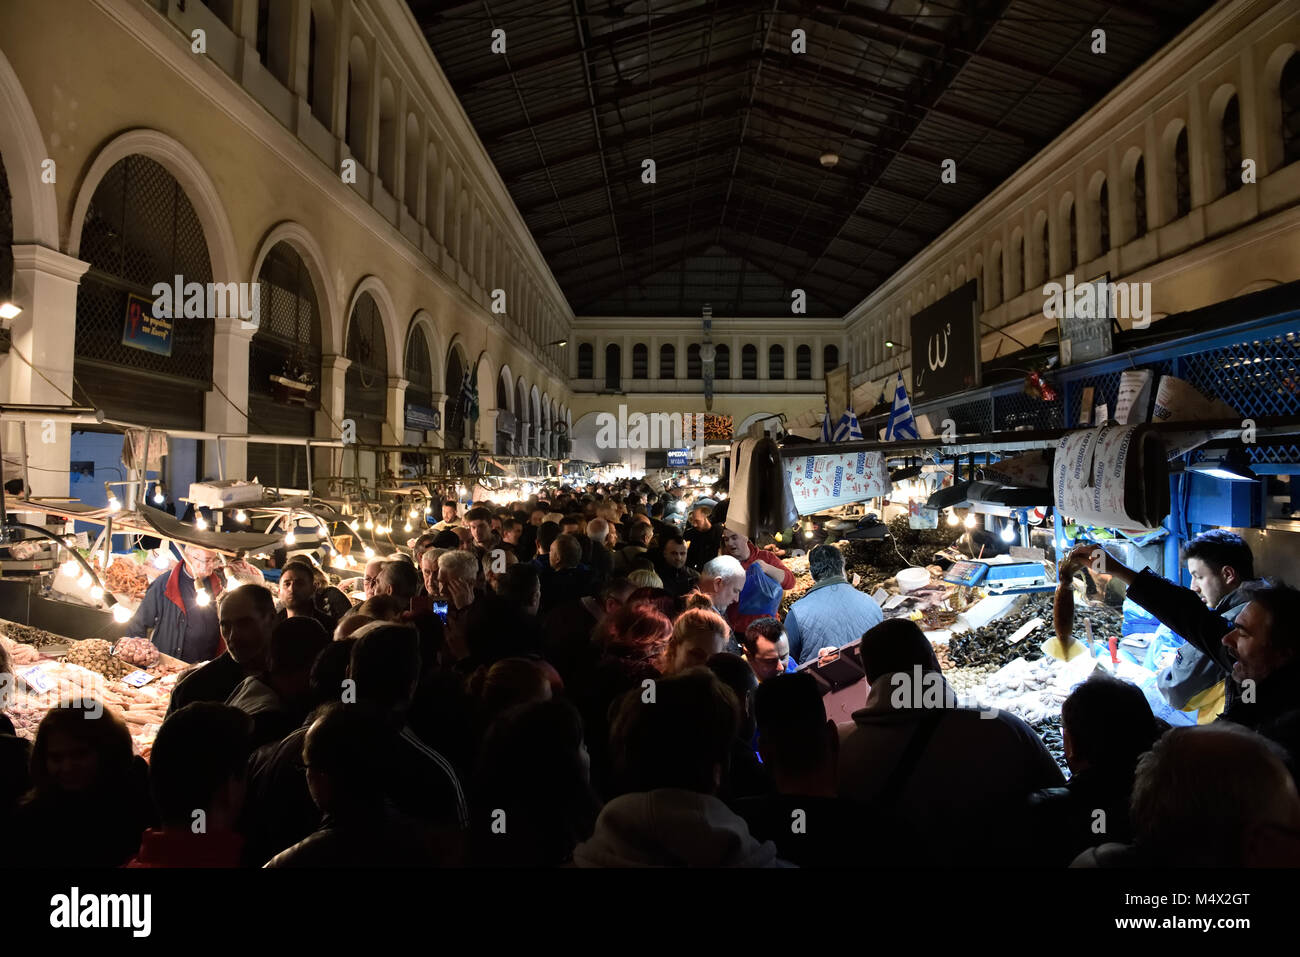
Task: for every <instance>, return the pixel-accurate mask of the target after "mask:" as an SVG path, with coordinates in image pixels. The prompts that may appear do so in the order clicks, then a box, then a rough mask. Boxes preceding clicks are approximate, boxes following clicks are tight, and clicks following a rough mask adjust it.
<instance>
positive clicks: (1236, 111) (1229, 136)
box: [1220, 93, 1241, 195]
mask: <svg viewBox="0 0 1300 957" xmlns="http://www.w3.org/2000/svg"><path fill="white" fill-rule="evenodd" d="M1240 102H1241V101H1240V98H1239V97H1238V96H1237V95H1236V94H1235V93H1234V94H1233V95H1232V96H1231V97H1230V98H1229V100H1228V102H1227V105H1226V106H1224V108H1223V119H1222V120H1221V122H1220V131H1221V135H1222V137H1223V192H1224V194H1225V195H1226V194H1228V193H1235V192H1236V191H1237V190H1239V189H1241V108H1240V105H1239V104H1240Z"/></svg>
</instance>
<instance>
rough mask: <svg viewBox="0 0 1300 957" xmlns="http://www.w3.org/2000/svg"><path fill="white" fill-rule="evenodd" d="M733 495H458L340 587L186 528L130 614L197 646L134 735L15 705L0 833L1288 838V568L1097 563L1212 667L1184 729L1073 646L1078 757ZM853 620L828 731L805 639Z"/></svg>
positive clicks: (1281, 859)
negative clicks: (858, 667)
mask: <svg viewBox="0 0 1300 957" xmlns="http://www.w3.org/2000/svg"><path fill="white" fill-rule="evenodd" d="M725 512H726V502H725V501H723V502H719V503H713V504H712V505H710V504H707V503H704V504H701V503H699V502H696V503H695V505H694V507H692V508H689V509H688V508H687V507H685V504H684V503H682V502H681V501H680V500H679V494H676V493H675V490H669V491H667V492H665V493H663V494H662V495H654V494H653V493H651V492H650V491H649V489H648V487H643V486H639V485H636V484H629V485H628V486H626V487H622V488H606V489H596V490H589V491H586V492H583V493H581V494H579V493H577V492H574V491H572V490H568V489H561V490H559V491H557V492H556V493H554V494H553V495H551V496H550V497H547V498H543V499H540V500H538V499H533V500H530V501H527V502H516V503H513V504H512V505H511V506H510V507H508V508H497V507H494V506H487V505H475V506H474V507H472V508H469V509H468V510H466V511H465V512H464V513H463V514H461V512H460V511H459V509H458V507H457V504H456V503H455V502H454V501H448V502H446V503H444V505H443V509H442V516H441V520H440V521H439V522H438V523H437V524H436V525H434V526H432V527H431V528H430V529H429V530H428V531H427V533H426V534H424V535H422V536H420V538H418V539H416V540H415V541H414V542H413V545H412V549H411V551H412V553H411V554H409V555H407V554H401V555H398V556H393V557H391V558H389V559H384V560H381V559H376V560H374V561H372V562H370V563H369V564H367V566H366V567H365V570H364V575H363V576H362V578H361V582H360V589H359V591H360V594H359V595H357V596H356V597H357V599H358V601H357V603H356V604H355V605H354V604H352V603H351V602H350V601H349V600H348V599H347V598H346V597H344V594H343V592H342V591H341V590H340V589H339V588H336V587H334V586H332V585H330V584H329V583H328V580H327V579H326V577H325V575H324V574H323V572H322V570H321V569H320V568H319V567H318V566H317V565H316V564H315V563H313V562H312V561H311V560H310V558H305V557H296V558H287V557H285V556H280V557H279V558H277V560H276V561H275V562H274V563H273V564H274V565H276V566H278V567H276V568H275V569H274V572H277V573H278V576H273V575H272V573H271V570H268V572H267V573H266V574H265V575H263V574H262V573H261V572H256V570H252V569H239V570H238V571H239V572H240V574H239V575H238V576H236V578H237V581H236V584H235V586H234V587H227V588H225V589H224V590H223V588H222V584H223V583H222V582H221V581H219V580H218V579H219V578H220V576H216V575H215V574H214V570H213V566H212V563H211V561H209V560H206V559H205V556H204V555H203V554H202V553H200V552H198V551H187V553H186V561H185V563H183V564H181V565H178V566H177V569H176V570H174V571H173V572H171V573H169V574H168V575H165V576H161V577H160V578H159V581H161V582H163V583H162V584H161V585H159V584H158V583H157V582H155V586H154V588H151V590H150V593H149V596H146V599H145V601H144V602H143V603H142V606H141V610H140V612H139V613H138V614H137V616H136V619H135V620H133V621H132V622H129V623H128V624H127V626H126V628H127V629H128V633H132V634H143V633H144V632H145V631H148V632H150V633H151V634H152V636H153V640H154V641H155V643H156V644H158V645H159V647H160V648H163V649H164V650H167V651H168V653H169V654H175V655H177V656H178V657H186V656H188V658H187V660H190V661H194V662H200V661H202V662H205V663H202V664H199V665H198V666H197V667H195V668H193V669H192V670H191V671H189V672H188V673H186V674H185V675H184V676H183V677H182V678H181V679H180V681H179V682H178V683H177V684H176V686H175V689H174V691H173V693H172V695H171V701H170V707H169V710H168V713H167V717H166V719H165V721H164V722H163V724H162V726H161V728H160V729H159V731H158V734H157V738H156V740H155V741H154V744H153V749H152V755H151V759H150V762H149V763H148V764H147V765H146V764H145V762H144V761H143V760H142V759H141V758H139V757H138V756H136V755H135V754H134V753H133V750H132V740H131V737H130V735H129V733H128V731H127V727H126V725H125V724H124V723H123V722H122V721H121V720H119V719H118V718H117V717H115V716H114V715H113V713H112V712H111V711H109V710H102V709H101V710H98V711H94V710H92V709H89V708H88V707H87V704H86V703H85V702H72V701H69V702H65V703H64V704H62V705H60V706H58V707H55V708H53V709H51V710H50V711H49V712H48V714H47V715H46V717H45V719H44V720H43V721H42V723H41V725H40V727H39V730H38V732H37V734H36V738H35V741H34V743H33V744H32V745H31V746H30V747H28V745H27V742H25V741H23V740H20V739H18V738H15V737H13V735H12V730H13V729H12V727H11V726H9V727H6V725H7V721H6V720H5V719H4V718H3V716H2V715H0V833H5V834H7V835H9V836H10V838H11V840H12V842H13V843H15V844H16V845H17V848H16V850H17V853H19V854H24V855H25V856H23V857H21V858H20V859H22V860H24V861H25V862H26V863H27V864H29V865H31V866H51V867H117V866H129V867H177V866H205V867H206V866H213V867H240V866H243V867H261V866H265V867H272V868H281V867H342V866H348V867H366V866H465V865H468V866H490V867H552V866H578V867H610V866H744V867H783V866H798V867H814V868H815V867H836V866H890V867H897V866H905V867H906V866H961V865H963V864H977V865H981V866H984V865H998V864H1032V865H1042V866H1052V867H1064V866H1068V865H1070V864H1072V863H1074V864H1076V865H1079V866H1111V865H1121V866H1122V865H1127V866H1136V865H1207V864H1210V865H1229V866H1230V865H1243V864H1244V865H1277V864H1289V865H1297V864H1300V796H1297V792H1296V786H1295V780H1296V779H1295V771H1296V766H1295V763H1294V761H1293V757H1292V756H1293V755H1295V754H1296V753H1297V752H1296V750H1295V747H1296V745H1297V743H1298V739H1297V729H1298V728H1300V681H1298V680H1297V673H1298V672H1300V657H1298V656H1297V654H1296V652H1297V648H1298V647H1300V641H1298V640H1297V639H1296V637H1295V634H1296V633H1295V631H1294V629H1293V628H1292V627H1290V626H1288V625H1286V622H1287V621H1292V622H1294V621H1297V620H1300V592H1296V591H1295V590H1293V589H1289V588H1286V587H1284V586H1278V585H1272V584H1269V583H1258V582H1257V583H1252V585H1251V588H1250V589H1249V590H1248V591H1247V592H1244V593H1243V596H1244V600H1243V601H1236V602H1234V603H1233V604H1232V606H1231V607H1232V611H1233V614H1234V615H1235V622H1234V621H1232V620H1229V618H1227V617H1225V615H1224V609H1223V608H1221V607H1218V606H1219V605H1220V604H1222V601H1223V600H1224V599H1225V598H1226V597H1227V596H1226V594H1225V593H1223V590H1222V582H1223V581H1224V580H1225V579H1226V580H1227V581H1228V582H1229V583H1234V584H1233V589H1229V591H1232V590H1234V589H1235V587H1236V584H1240V583H1243V582H1246V581H1247V580H1248V579H1250V578H1253V570H1251V569H1248V568H1245V567H1243V562H1242V559H1241V557H1240V555H1239V552H1231V554H1229V558H1230V559H1232V561H1234V562H1235V563H1236V564H1235V566H1232V565H1228V563H1227V562H1226V561H1223V560H1222V559H1223V558H1224V554H1226V553H1224V552H1223V550H1222V549H1219V550H1217V551H1216V550H1215V548H1213V547H1210V548H1208V550H1207V548H1206V547H1205V546H1204V545H1203V544H1202V545H1201V546H1199V547H1198V548H1199V550H1197V549H1190V550H1189V564H1190V563H1191V562H1193V561H1195V562H1196V563H1197V564H1198V565H1199V566H1203V567H1201V568H1200V569H1198V570H1199V571H1201V572H1203V573H1204V574H1203V575H1201V576H1200V577H1197V578H1195V579H1194V580H1195V583H1196V584H1195V588H1196V591H1195V592H1193V591H1189V590H1186V589H1182V588H1179V587H1178V586H1176V585H1174V584H1172V583H1170V582H1168V581H1164V580H1162V579H1160V578H1158V577H1157V576H1154V575H1152V574H1151V573H1150V572H1142V573H1136V572H1134V571H1132V570H1130V569H1127V568H1125V567H1124V566H1122V565H1121V564H1120V563H1119V562H1117V561H1114V560H1111V561H1109V562H1108V567H1107V569H1106V570H1107V572H1108V573H1109V574H1112V575H1113V576H1115V577H1116V578H1118V579H1119V580H1121V581H1122V582H1124V583H1125V584H1127V585H1128V586H1129V595H1130V597H1131V598H1133V600H1134V601H1137V602H1139V603H1141V604H1144V605H1145V606H1147V607H1149V608H1150V609H1151V610H1152V612H1153V614H1156V615H1158V616H1161V617H1162V620H1165V619H1167V620H1168V621H1169V623H1170V625H1171V627H1175V626H1176V627H1177V630H1178V631H1179V633H1180V634H1182V635H1183V636H1184V637H1186V638H1187V640H1188V642H1189V643H1190V644H1191V646H1192V647H1193V648H1194V649H1195V650H1196V651H1198V652H1199V653H1201V654H1202V655H1203V656H1204V657H1205V658H1206V659H1208V660H1209V661H1211V662H1212V663H1213V664H1214V666H1215V668H1217V669H1218V672H1219V673H1220V675H1219V676H1220V678H1221V679H1222V680H1226V682H1227V683H1228V685H1229V687H1230V688H1231V691H1230V692H1229V694H1228V696H1227V697H1228V706H1227V707H1226V709H1225V711H1224V713H1223V716H1222V718H1221V719H1220V720H1219V721H1218V722H1215V723H1212V724H1206V725H1204V726H1200V727H1188V728H1178V729H1174V730H1169V729H1168V728H1167V727H1165V726H1162V723H1161V722H1159V721H1158V720H1157V719H1156V718H1155V717H1154V715H1153V714H1152V711H1151V708H1150V706H1149V704H1148V702H1147V699H1146V697H1145V695H1144V694H1143V693H1142V691H1141V690H1139V689H1138V688H1136V687H1135V686H1133V685H1131V684H1128V683H1126V682H1124V681H1122V680H1120V679H1118V678H1115V677H1113V676H1108V675H1103V674H1097V675H1094V676H1093V677H1091V678H1089V679H1088V680H1087V681H1085V682H1084V683H1082V684H1081V685H1079V686H1078V687H1077V688H1076V689H1075V690H1074V692H1073V693H1072V694H1071V695H1070V697H1069V698H1068V699H1067V700H1066V701H1065V704H1064V707H1063V709H1062V720H1063V730H1064V742H1065V756H1066V760H1067V762H1068V764H1069V768H1070V771H1071V775H1070V778H1069V780H1068V781H1067V780H1066V778H1065V776H1064V775H1063V774H1062V772H1061V770H1060V768H1059V767H1058V765H1057V763H1056V762H1055V761H1054V759H1053V758H1052V756H1051V755H1050V753H1049V752H1048V751H1047V749H1046V747H1045V746H1044V744H1043V741H1042V740H1041V739H1040V738H1039V737H1038V736H1037V735H1036V734H1035V733H1034V731H1033V730H1032V729H1031V728H1030V727H1029V726H1028V725H1026V724H1025V723H1024V722H1023V721H1021V720H1020V719H1019V718H1017V717H1015V716H1014V715H1011V714H1008V713H1005V712H992V713H990V712H986V711H979V710H975V709H972V708H967V707H961V706H958V704H957V696H956V695H955V693H953V691H952V688H951V687H950V686H949V685H948V684H947V682H946V680H945V679H944V677H943V673H942V669H941V668H940V665H939V662H938V660H937V659H936V657H935V653H934V651H933V648H932V646H931V644H930V642H929V640H928V639H927V637H926V636H925V634H924V633H923V632H922V631H921V630H920V628H919V627H918V626H917V625H916V624H915V623H914V622H912V621H910V620H908V619H906V618H892V619H889V620H884V619H883V616H882V613H881V610H880V608H879V606H878V605H877V604H876V602H875V601H874V600H873V599H871V598H870V597H869V596H867V595H865V594H864V593H862V592H861V591H859V590H858V589H857V588H855V587H854V586H853V585H852V584H851V583H849V582H848V581H847V580H846V576H845V568H844V559H843V554H842V552H841V551H840V550H839V549H838V548H837V547H835V546H834V545H820V546H817V547H815V548H814V549H813V550H812V551H811V552H810V554H809V567H810V572H811V575H812V577H813V579H814V582H815V584H814V586H813V588H812V589H811V590H809V591H808V592H807V594H805V595H804V596H802V597H801V598H799V600H798V601H796V602H794V603H793V604H792V605H791V606H790V607H789V609H788V610H786V612H785V613H784V615H782V614H781V606H782V599H783V597H784V595H785V592H786V591H787V590H789V589H790V588H791V587H792V586H793V584H794V576H793V574H792V573H791V572H790V570H789V569H788V568H787V567H786V565H785V564H784V563H783V561H782V556H781V555H779V554H777V552H775V551H774V550H771V549H765V548H759V547H757V546H756V545H755V543H754V542H752V541H750V540H749V539H748V538H746V537H745V536H744V535H743V534H739V533H737V532H736V531H735V530H733V529H731V528H728V527H727V526H726V524H725V520H726V514H725ZM674 518H678V519H680V520H681V521H680V524H679V522H677V521H673V520H672V519H674ZM1220 544H1222V542H1220ZM1228 544H1229V545H1231V544H1232V543H1228ZM1192 551H1195V555H1191V554H1190V553H1191V552H1192ZM1095 552H1096V549H1095V548H1094V547H1086V548H1083V549H1079V550H1076V552H1074V553H1072V554H1071V555H1070V556H1069V558H1068V559H1067V562H1066V566H1065V567H1064V568H1063V573H1069V572H1071V571H1072V570H1073V569H1074V568H1075V567H1078V566H1081V565H1082V564H1083V563H1086V562H1091V561H1095V559H1096V555H1095ZM1225 567H1227V568H1228V569H1229V571H1228V572H1227V573H1226V574H1225V573H1224V571H1223V570H1224V568H1225ZM1216 576H1217V577H1216ZM272 577H276V578H277V580H276V581H275V582H274V586H273V587H271V586H269V585H268V582H269V581H270V580H271V578H272ZM164 579H165V580H164ZM1216 581H1217V582H1219V583H1220V584H1218V585H1216V584H1215V582H1216ZM205 582H207V583H208V585H207V587H208V588H210V589H211V592H212V593H213V594H215V595H216V600H215V601H213V602H212V603H211V606H210V608H209V607H208V606H207V605H204V604H200V603H198V602H197V601H196V600H195V596H196V595H197V593H198V589H200V588H203V587H204V583H205ZM240 582H242V583H240ZM1239 597H1242V596H1239ZM855 642H860V644H859V646H858V647H859V652H858V653H859V654H860V657H861V663H862V666H863V669H864V671H865V672H866V679H867V683H866V684H864V685H863V686H862V687H863V688H864V693H863V701H862V706H861V708H860V709H859V710H858V711H856V712H855V713H854V714H853V715H852V721H851V722H850V723H848V724H844V725H836V724H835V723H834V722H831V721H829V720H828V719H827V716H826V712H825V708H824V705H823V701H822V694H823V689H822V685H821V684H820V683H819V681H818V679H817V678H816V677H814V675H813V674H812V673H810V670H809V667H808V666H809V665H813V664H815V663H816V661H817V659H818V658H819V656H821V655H822V654H824V653H825V652H827V651H829V650H833V649H840V648H843V647H844V646H845V645H848V644H850V643H855ZM1189 654H1190V652H1189ZM801 666H803V667H801ZM9 670H10V669H9V668H8V667H7V662H6V661H4V660H0V672H6V671H9ZM1203 670H1204V669H1203ZM918 682H919V683H921V684H923V685H924V686H925V689H926V693H925V694H924V695H921V694H919V693H916V692H917V691H919V689H918V688H916V687H914V686H915V684H916V683H918ZM904 692H905V693H904ZM931 692H935V693H934V694H931ZM936 701H937V702H938V704H937V705H936V703H935V702H936ZM6 731H8V732H9V734H6V733H5V732H6Z"/></svg>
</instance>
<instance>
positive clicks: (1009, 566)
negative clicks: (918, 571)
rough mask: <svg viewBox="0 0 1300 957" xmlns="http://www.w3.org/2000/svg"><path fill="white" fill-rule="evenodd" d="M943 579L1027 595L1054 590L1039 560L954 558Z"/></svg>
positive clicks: (991, 589)
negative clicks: (957, 560) (955, 559)
mask: <svg viewBox="0 0 1300 957" xmlns="http://www.w3.org/2000/svg"><path fill="white" fill-rule="evenodd" d="M943 580H944V581H946V582H948V583H949V584H952V585H966V586H968V587H978V588H983V589H984V590H985V591H987V592H988V593H989V594H990V595H1026V594H1030V593H1033V592H1045V591H1055V590H1056V585H1055V584H1054V583H1053V582H1052V581H1051V580H1050V579H1049V578H1048V577H1047V568H1046V567H1045V566H1044V565H1043V563H1042V562H1003V563H1000V564H993V563H991V562H984V561H979V560H977V559H965V560H963V561H960V562H955V563H954V564H953V566H952V567H951V568H949V569H948V571H947V572H946V573H945V574H944V576H943Z"/></svg>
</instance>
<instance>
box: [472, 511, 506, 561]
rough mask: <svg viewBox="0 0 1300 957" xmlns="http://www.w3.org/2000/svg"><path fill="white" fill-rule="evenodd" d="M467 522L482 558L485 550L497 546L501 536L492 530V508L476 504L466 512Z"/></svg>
mask: <svg viewBox="0 0 1300 957" xmlns="http://www.w3.org/2000/svg"><path fill="white" fill-rule="evenodd" d="M465 524H466V525H468V526H469V531H470V535H471V536H472V537H473V540H474V545H475V547H476V548H478V549H479V550H480V551H479V557H480V558H482V557H483V555H482V553H483V552H486V551H488V550H489V549H492V548H496V547H497V545H498V544H499V542H500V538H499V537H498V536H497V534H496V532H494V531H492V510H491V509H489V508H485V507H484V506H482V505H476V506H474V507H473V508H471V509H470V510H469V511H468V512H466V513H465Z"/></svg>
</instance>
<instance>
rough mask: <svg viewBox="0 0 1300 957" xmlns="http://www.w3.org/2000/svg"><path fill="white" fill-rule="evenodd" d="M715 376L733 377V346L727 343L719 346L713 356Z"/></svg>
mask: <svg viewBox="0 0 1300 957" xmlns="http://www.w3.org/2000/svg"><path fill="white" fill-rule="evenodd" d="M713 378H715V379H730V378H731V347H730V346H728V345H726V344H725V343H724V344H722V345H720V346H718V349H717V352H716V353H715V355H714V357H713Z"/></svg>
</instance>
